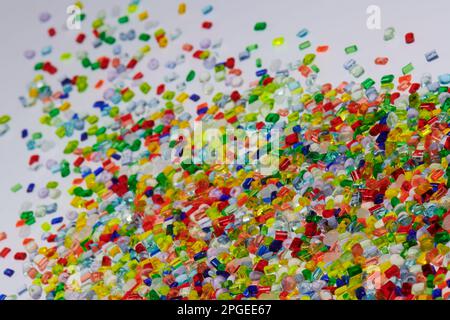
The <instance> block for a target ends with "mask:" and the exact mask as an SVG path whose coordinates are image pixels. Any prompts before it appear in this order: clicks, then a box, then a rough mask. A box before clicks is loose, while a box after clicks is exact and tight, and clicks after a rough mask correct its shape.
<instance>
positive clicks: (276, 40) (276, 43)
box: [272, 37, 284, 47]
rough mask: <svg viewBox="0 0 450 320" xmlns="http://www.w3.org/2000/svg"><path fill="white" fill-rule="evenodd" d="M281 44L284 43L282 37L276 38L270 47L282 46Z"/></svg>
mask: <svg viewBox="0 0 450 320" xmlns="http://www.w3.org/2000/svg"><path fill="white" fill-rule="evenodd" d="M283 43H284V38H283V37H277V38H275V39H273V40H272V45H273V46H274V47H279V46H281V45H283Z"/></svg>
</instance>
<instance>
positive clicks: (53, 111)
mask: <svg viewBox="0 0 450 320" xmlns="http://www.w3.org/2000/svg"><path fill="white" fill-rule="evenodd" d="M59 112H60V111H59V109H57V108H55V109H52V110H50V112H49V113H48V115H49V116H50V117H52V118H54V117H56V116H58V115H59Z"/></svg>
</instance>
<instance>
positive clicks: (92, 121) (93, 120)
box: [86, 114, 98, 124]
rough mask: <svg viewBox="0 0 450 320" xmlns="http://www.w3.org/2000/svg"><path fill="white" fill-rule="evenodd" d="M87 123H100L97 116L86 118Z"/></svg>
mask: <svg viewBox="0 0 450 320" xmlns="http://www.w3.org/2000/svg"><path fill="white" fill-rule="evenodd" d="M86 121H87V123H89V124H94V123H97V122H98V117H97V116H96V115H93V114H92V115H90V116H88V117H87V118H86Z"/></svg>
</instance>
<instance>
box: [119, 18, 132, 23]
mask: <svg viewBox="0 0 450 320" xmlns="http://www.w3.org/2000/svg"><path fill="white" fill-rule="evenodd" d="M128 21H130V19H129V18H128V16H123V17H120V18H119V20H118V22H119V23H120V24H124V23H127V22H128Z"/></svg>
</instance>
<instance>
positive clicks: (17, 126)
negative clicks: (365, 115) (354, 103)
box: [0, 0, 450, 299]
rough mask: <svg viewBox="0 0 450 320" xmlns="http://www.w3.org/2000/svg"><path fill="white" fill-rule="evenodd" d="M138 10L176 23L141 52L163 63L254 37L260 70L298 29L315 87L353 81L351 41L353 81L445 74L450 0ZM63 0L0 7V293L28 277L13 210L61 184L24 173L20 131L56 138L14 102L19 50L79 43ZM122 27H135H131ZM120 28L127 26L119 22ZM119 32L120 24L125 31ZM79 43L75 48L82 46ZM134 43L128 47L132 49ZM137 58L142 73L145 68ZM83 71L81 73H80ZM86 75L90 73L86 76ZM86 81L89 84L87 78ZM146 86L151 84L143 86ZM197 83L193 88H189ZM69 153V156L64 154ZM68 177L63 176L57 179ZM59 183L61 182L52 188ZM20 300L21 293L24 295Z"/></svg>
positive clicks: (20, 84) (44, 174)
mask: <svg viewBox="0 0 450 320" xmlns="http://www.w3.org/2000/svg"><path fill="white" fill-rule="evenodd" d="M142 2H143V5H141V8H145V9H148V11H149V14H150V19H152V20H158V21H159V22H160V25H161V26H162V27H163V28H165V29H166V30H167V31H168V32H170V31H172V30H174V28H176V27H179V28H181V29H182V31H183V36H182V38H181V39H179V40H177V41H176V42H174V43H170V44H169V48H168V49H165V50H160V49H158V48H157V46H156V44H155V42H154V41H153V40H152V41H151V46H152V53H151V54H150V56H149V57H156V58H158V59H160V61H161V62H162V63H164V62H165V61H167V59H174V58H175V57H176V56H177V54H179V53H180V48H181V45H182V43H184V42H190V43H192V44H194V45H195V46H198V43H199V41H200V40H201V39H203V38H205V37H210V38H211V39H218V38H222V39H223V46H222V48H220V49H219V50H218V52H219V53H220V58H221V59H226V58H227V57H229V56H234V57H237V54H238V53H239V52H241V51H243V50H244V49H245V47H246V46H247V45H249V44H252V43H258V45H259V49H258V51H257V52H256V53H255V54H254V55H253V56H254V57H261V58H262V61H263V63H264V67H268V65H269V63H270V61H271V60H272V59H275V58H279V59H281V60H283V61H285V62H290V61H295V60H297V59H300V58H302V57H303V55H304V52H302V53H301V52H300V51H299V50H298V44H299V43H300V42H302V41H304V39H302V40H300V39H298V38H297V37H296V34H297V32H298V31H299V30H300V29H302V28H304V27H306V28H308V29H309V31H310V35H309V36H308V37H307V38H306V39H308V40H310V41H311V42H312V47H311V49H310V50H308V51H307V52H313V50H314V49H315V47H316V46H318V45H329V46H330V50H329V51H328V53H326V54H322V55H319V57H318V58H317V59H316V62H315V63H316V64H317V65H318V66H319V68H320V69H321V72H320V75H319V81H320V82H322V83H326V82H331V83H333V84H335V85H336V84H338V83H340V82H341V81H343V80H346V81H350V80H353V79H352V77H351V76H350V75H349V74H348V73H347V71H345V70H344V69H343V67H342V65H343V64H344V62H345V61H346V60H348V58H349V56H347V55H346V54H345V53H344V48H345V47H347V46H349V45H353V44H356V45H358V48H359V50H358V52H357V53H356V54H353V55H351V58H354V59H355V60H357V62H358V63H359V64H361V65H362V66H363V67H364V68H365V70H366V73H365V74H364V75H363V76H362V77H361V79H360V80H361V81H362V80H364V79H365V78H366V77H368V76H370V77H372V78H373V79H374V80H376V81H379V79H380V78H381V76H383V75H385V74H395V75H397V76H398V75H400V74H401V68H402V67H403V66H404V65H406V64H407V63H409V62H412V63H413V64H414V66H415V70H414V72H413V75H414V76H415V79H416V80H419V78H420V75H421V74H422V73H424V72H430V73H431V74H433V75H434V76H435V77H436V76H437V75H439V74H442V73H447V72H449V71H450V63H449V58H450V36H449V31H450V19H449V18H448V16H449V14H450V1H448V0H441V1H436V0H434V1H431V0H430V1H411V0H397V1H393V0H386V1H385V0H370V1H367V0H351V1H350V0H345V1H331V0H329V1H325V0H309V1H304V0H279V1H271V0H251V1H245V0H223V1H203V0H196V1H186V3H187V12H186V14H185V15H184V16H178V14H177V8H178V4H179V3H180V2H181V1H172V0H159V1H148V0H146V1H142ZM72 3H73V1H68V0H58V1H56V0H53V1H50V0H39V1H37V0H14V1H2V3H1V7H0V75H1V76H0V115H3V114H9V115H11V116H12V118H13V120H12V121H11V122H10V126H11V130H10V131H9V132H8V133H7V134H6V135H5V136H3V137H0V231H5V232H7V234H8V239H7V240H4V241H1V242H0V250H1V249H2V248H3V247H4V246H9V247H11V248H12V249H13V251H12V252H11V253H10V254H9V256H8V257H7V258H6V259H2V258H0V271H1V273H0V293H4V294H14V293H16V292H17V290H18V289H19V288H20V287H21V286H23V285H24V284H28V283H29V281H28V280H26V279H25V277H23V276H22V274H21V273H22V272H21V263H17V262H15V261H14V260H13V258H12V257H13V255H14V253H15V252H16V251H22V250H23V249H22V246H21V239H19V237H18V236H17V231H16V229H15V227H14V225H15V223H16V221H17V220H18V217H19V215H20V207H21V204H22V203H23V202H24V201H32V202H33V203H34V205H37V204H41V203H44V204H48V203H51V202H52V200H39V199H37V197H36V196H35V194H36V193H37V190H38V189H39V187H42V186H45V184H46V183H47V182H48V181H50V180H57V181H61V179H59V178H58V177H56V176H52V175H51V174H50V173H49V172H48V171H47V170H46V169H41V170H39V171H37V172H33V171H31V170H29V169H28V165H27V163H28V158H29V156H30V154H31V153H30V152H28V151H27V149H26V146H25V140H22V139H21V138H20V132H21V130H22V129H24V128H27V129H28V130H29V131H30V133H32V132H37V131H41V132H44V133H45V134H46V138H47V139H49V140H55V141H56V140H59V139H57V138H55V136H54V135H53V133H52V132H53V130H54V129H53V128H51V129H48V128H43V127H42V126H41V125H40V124H39V121H38V119H39V117H40V116H41V114H42V111H41V110H40V109H41V108H40V106H35V107H33V108H29V109H24V108H23V107H22V106H21V105H20V103H19V100H18V97H19V96H20V95H23V94H25V93H26V85H27V83H28V82H29V81H30V80H31V79H32V78H33V76H34V72H33V65H34V63H36V62H37V61H38V60H42V59H41V57H39V54H38V57H36V58H35V59H34V60H33V61H27V60H25V59H24V58H23V52H24V51H25V50H26V49H35V50H36V51H37V52H39V51H40V50H41V48H43V47H44V46H46V45H49V44H52V45H53V47H54V53H53V54H52V55H51V56H50V58H48V59H49V60H51V61H58V57H59V55H60V54H61V53H62V52H65V51H68V52H75V50H77V48H79V47H80V46H79V45H76V44H74V41H73V39H74V37H75V36H76V32H75V31H72V32H63V31H62V30H61V27H62V26H63V25H64V24H65V20H66V18H67V15H66V7H67V6H68V5H69V4H72ZM84 4H85V12H86V13H87V15H88V21H89V22H90V21H91V19H92V17H93V16H95V15H96V13H97V12H98V11H99V10H100V9H106V10H107V12H108V14H110V12H111V8H112V7H113V6H114V5H117V4H118V5H120V6H121V7H122V8H124V7H125V6H126V5H127V4H128V1H119V0H116V1H113V0H111V1H106V0H102V1H93V0H86V1H84ZM207 4H212V5H213V6H214V10H213V12H212V13H210V14H209V15H208V16H206V17H204V16H203V15H202V13H201V8H203V7H204V6H205V5H207ZM369 5H378V6H379V7H380V9H381V30H369V29H367V27H366V20H367V18H368V15H367V14H366V9H367V7H368V6H369ZM42 11H49V12H50V13H51V14H52V16H53V18H52V20H51V21H50V22H48V23H46V24H45V25H42V24H41V23H40V22H39V21H38V15H39V13H40V12H42ZM204 20H210V21H212V22H213V24H214V25H213V28H212V29H211V30H209V31H207V30H203V29H201V28H200V25H201V22H203V21H204ZM258 21H266V22H267V24H268V27H267V29H266V31H264V32H254V31H253V26H254V24H255V23H256V22H258ZM50 26H54V27H56V28H57V30H58V35H57V36H56V38H54V39H50V38H49V37H48V36H47V34H46V29H47V28H48V27H50ZM131 26H136V27H138V26H139V28H140V29H139V30H142V24H139V23H132V24H131ZM390 26H393V27H395V29H396V37H395V39H394V40H392V41H389V42H385V41H384V40H383V30H384V29H385V28H387V27H390ZM126 28H130V25H128V26H126ZM126 28H125V29H126ZM82 31H83V32H86V33H89V32H90V23H84V24H83V26H82ZM407 32H414V34H415V38H416V42H415V43H413V44H410V45H407V44H405V42H404V34H405V33H407ZM278 36H284V37H285V39H286V41H285V44H284V45H283V46H282V47H279V48H273V47H272V45H271V43H272V39H273V38H275V37H278ZM136 43H138V42H134V44H131V45H129V46H128V48H130V52H131V53H132V52H134V51H136V50H137V48H139V47H140V46H142V44H141V43H139V44H136ZM89 46H90V44H89V42H87V43H86V45H85V46H84V48H86V49H87V50H89V51H90V52H91V51H92V49H89ZM133 46H134V47H133ZM103 49H105V48H102V49H101V50H97V51H98V53H95V56H100V52H103V53H106V54H110V51H103ZM432 49H436V50H437V52H438V54H439V56H440V59H439V60H437V61H434V62H432V63H427V62H426V60H425V58H424V53H425V52H428V51H430V50H432ZM378 56H387V57H389V59H390V61H389V63H388V65H386V66H376V65H375V64H374V62H373V61H374V59H375V58H376V57H378ZM57 64H58V67H59V68H60V72H59V73H58V75H61V74H67V75H70V76H73V75H74V74H75V73H76V72H80V71H81V69H80V67H79V62H78V61H76V60H75V59H73V60H72V62H69V63H66V64H61V63H59V62H57ZM145 65H146V61H145V62H144V64H143V66H144V67H143V68H142V70H145V69H146V68H145ZM240 66H241V67H242V68H243V69H244V70H246V71H248V73H247V74H246V80H247V81H251V80H254V71H255V70H256V68H255V66H254V59H251V60H248V61H246V62H244V63H242V64H241V65H240ZM190 69H195V70H200V69H201V67H200V63H199V62H192V59H188V60H187V63H186V64H185V65H184V66H182V67H181V68H180V69H178V68H177V70H176V71H177V72H179V73H180V75H181V77H185V75H186V72H187V71H188V70H190ZM82 72H83V74H87V75H90V73H87V72H86V71H82ZM167 73H168V70H166V69H165V68H160V69H159V70H158V71H157V72H153V73H150V72H149V71H146V73H145V74H146V76H147V78H146V80H147V81H148V82H149V83H150V84H151V85H152V86H153V87H154V88H155V87H156V85H157V84H159V83H161V82H162V77H163V75H164V74H167ZM93 77H94V78H95V77H96V76H93ZM90 83H91V86H92V85H93V83H94V80H91V81H90ZM153 90H154V89H153ZM195 90H199V91H197V92H198V93H199V94H201V92H200V88H198V87H196V86H195V85H194V86H193V87H191V90H190V92H195ZM100 97H101V91H97V92H94V93H89V94H84V95H80V96H76V98H74V99H73V100H72V103H73V108H74V109H76V110H77V111H82V110H91V105H92V103H93V101H95V100H98V99H99V98H100ZM64 146H65V142H64V143H58V144H57V146H56V148H54V149H53V150H51V151H50V152H47V153H45V154H44V153H42V152H38V153H39V154H40V155H41V157H42V159H43V160H44V161H45V160H47V159H50V158H52V157H54V158H55V159H61V151H62V149H63V148H64ZM68 159H69V158H68ZM67 180H69V179H67ZM17 182H20V183H21V184H22V185H23V186H24V189H22V190H21V191H20V192H18V193H16V194H13V193H11V191H10V188H11V186H13V185H14V184H16V183H17ZM30 182H35V183H36V185H37V186H36V189H35V192H34V193H33V194H31V195H30V194H27V193H26V192H25V188H26V186H27V185H28V183H30ZM68 182H70V181H63V186H64V185H65V186H67V185H68V184H67V183H68ZM62 189H63V188H62ZM57 201H58V205H59V211H58V213H57V214H54V215H52V217H55V216H57V215H58V216H59V215H64V214H65V213H66V212H67V210H68V208H69V206H68V202H69V201H70V199H69V197H68V196H63V197H61V198H60V199H58V200H57ZM42 222H43V220H38V222H37V223H36V224H35V225H34V226H33V234H34V235H40V234H41V231H40V230H39V228H40V224H41V223H42ZM7 267H10V268H13V269H14V270H15V271H16V274H15V275H14V276H13V277H12V278H8V277H6V276H5V275H3V271H4V269H5V268H7ZM21 298H22V299H26V298H28V295H27V294H25V295H23V296H21Z"/></svg>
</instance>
